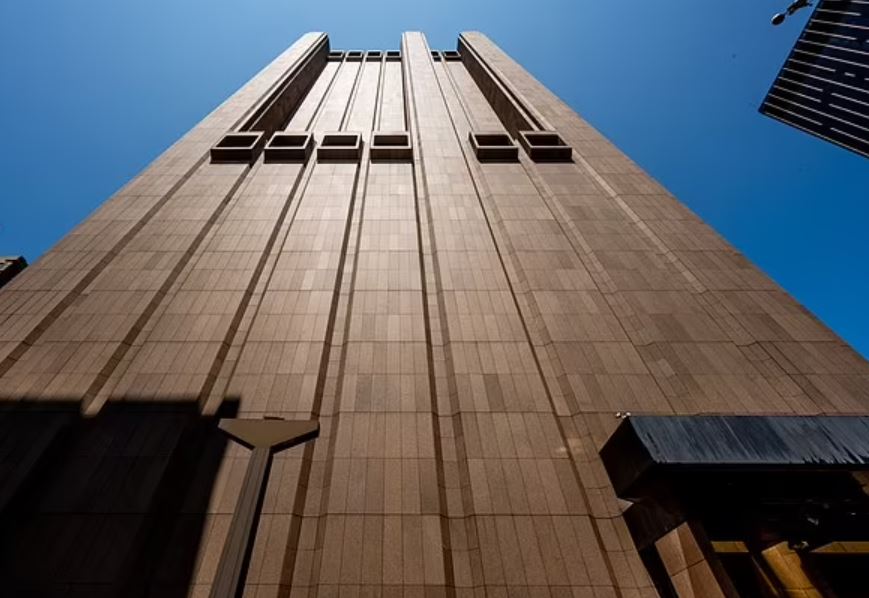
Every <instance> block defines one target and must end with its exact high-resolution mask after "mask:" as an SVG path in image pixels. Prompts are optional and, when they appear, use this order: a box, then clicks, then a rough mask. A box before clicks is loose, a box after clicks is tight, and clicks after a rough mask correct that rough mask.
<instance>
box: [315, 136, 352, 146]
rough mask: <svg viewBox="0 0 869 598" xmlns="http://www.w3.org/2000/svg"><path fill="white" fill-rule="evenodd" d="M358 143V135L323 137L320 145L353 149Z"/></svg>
mask: <svg viewBox="0 0 869 598" xmlns="http://www.w3.org/2000/svg"><path fill="white" fill-rule="evenodd" d="M358 143H359V135H353V134H347V135H324V136H323V141H322V143H321V144H320V145H325V146H328V147H355V146H356V145H358Z"/></svg>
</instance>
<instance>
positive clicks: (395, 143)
mask: <svg viewBox="0 0 869 598" xmlns="http://www.w3.org/2000/svg"><path fill="white" fill-rule="evenodd" d="M373 145H376V146H379V147H406V146H408V145H410V138H409V136H408V134H407V133H378V134H376V135H374V140H373Z"/></svg>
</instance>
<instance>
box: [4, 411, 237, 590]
mask: <svg viewBox="0 0 869 598" xmlns="http://www.w3.org/2000/svg"><path fill="white" fill-rule="evenodd" d="M237 407H238V401H237V400H227V401H224V408H223V410H222V411H221V413H220V414H219V415H217V416H215V417H203V416H202V415H200V413H199V410H198V403H197V401H196V399H195V398H194V397H191V398H190V400H189V401H186V402H164V403H161V402H154V401H147V402H123V403H111V404H108V405H106V406H105V407H104V408H103V410H102V411H101V413H100V414H99V415H98V416H96V417H93V418H84V417H82V416H81V415H80V413H79V409H78V403H77V402H73V401H69V402H63V401H59V402H50V403H49V402H44V401H28V400H27V399H26V398H25V399H24V400H21V401H16V402H15V403H5V404H0V588H2V589H0V594H2V595H3V596H19V595H28V596H61V595H63V596H69V595H79V596H89V597H99V596H125V597H126V596H128V597H138V596H186V595H187V593H188V591H189V587H190V583H191V581H192V579H191V578H192V576H193V573H194V566H195V559H196V555H197V554H198V551H199V545H200V542H201V540H202V535H203V530H204V525H205V511H206V509H207V504H208V500H209V497H210V495H211V491H212V487H213V485H214V481H215V476H216V474H217V469H218V466H219V464H220V461H221V458H222V456H223V453H224V450H225V449H226V445H227V442H228V441H227V437H226V436H225V435H224V434H223V433H221V432H220V431H219V430H218V428H217V423H218V420H219V418H220V417H233V416H234V415H235V413H236V411H237Z"/></svg>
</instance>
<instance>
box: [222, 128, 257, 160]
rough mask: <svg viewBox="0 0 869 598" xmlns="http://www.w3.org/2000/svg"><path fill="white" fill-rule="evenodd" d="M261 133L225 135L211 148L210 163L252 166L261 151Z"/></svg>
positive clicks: (249, 132)
mask: <svg viewBox="0 0 869 598" xmlns="http://www.w3.org/2000/svg"><path fill="white" fill-rule="evenodd" d="M264 141H265V139H264V136H263V134H262V132H257V131H244V132H240V131H236V132H233V133H227V134H226V135H224V136H223V139H221V140H220V141H218V142H217V143H216V144H215V145H214V147H212V148H211V162H212V163H215V164H252V163H253V162H254V161H255V160H256V158H257V156H259V152H260V150H261V149H262V146H263V143H264Z"/></svg>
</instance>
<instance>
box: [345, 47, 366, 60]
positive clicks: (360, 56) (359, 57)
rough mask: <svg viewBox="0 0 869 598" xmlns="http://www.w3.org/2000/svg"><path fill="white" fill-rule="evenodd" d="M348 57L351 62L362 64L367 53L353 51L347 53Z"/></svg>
mask: <svg viewBox="0 0 869 598" xmlns="http://www.w3.org/2000/svg"><path fill="white" fill-rule="evenodd" d="M346 57H347V60H348V61H349V62H362V59H363V58H364V57H365V52H363V51H361V50H353V51H351V52H347V54H346Z"/></svg>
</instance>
